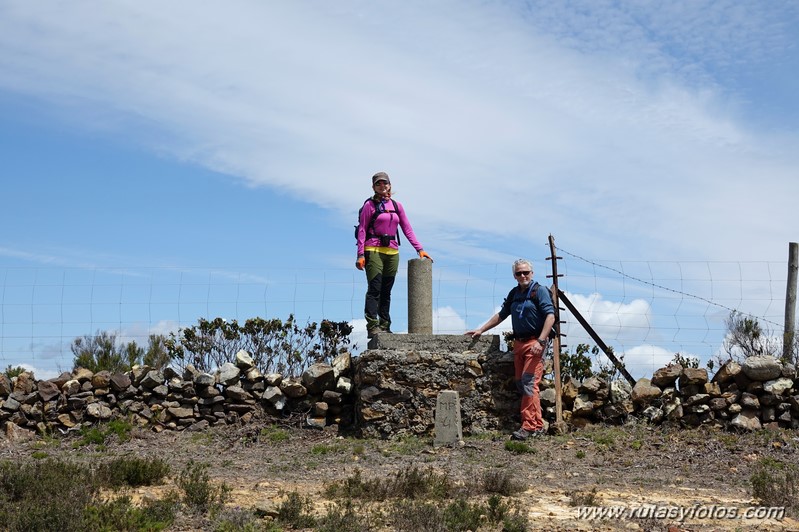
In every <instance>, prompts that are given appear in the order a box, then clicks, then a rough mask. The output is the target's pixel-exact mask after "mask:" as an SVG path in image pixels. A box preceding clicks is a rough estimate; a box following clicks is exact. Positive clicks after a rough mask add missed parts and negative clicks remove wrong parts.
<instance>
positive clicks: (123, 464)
mask: <svg viewBox="0 0 799 532" xmlns="http://www.w3.org/2000/svg"><path fill="white" fill-rule="evenodd" d="M168 474H169V464H167V463H166V462H165V461H163V460H161V459H160V458H137V457H121V458H116V459H114V460H111V461H110V462H105V463H103V464H100V466H99V467H98V470H97V475H98V478H99V480H100V482H102V484H103V485H104V486H110V487H118V486H123V485H127V486H132V487H136V486H152V485H154V484H160V483H161V482H162V481H163V479H164V477H165V476H167V475H168Z"/></svg>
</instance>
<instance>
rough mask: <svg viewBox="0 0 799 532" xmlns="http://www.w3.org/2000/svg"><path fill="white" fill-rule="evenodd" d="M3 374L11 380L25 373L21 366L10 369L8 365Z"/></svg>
mask: <svg viewBox="0 0 799 532" xmlns="http://www.w3.org/2000/svg"><path fill="white" fill-rule="evenodd" d="M4 373H5V374H6V377H8V378H9V379H13V378H14V377H19V376H20V375H22V374H23V373H25V368H23V367H22V366H15V367H11V364H9V365H8V366H7V367H6V370H5V372H4Z"/></svg>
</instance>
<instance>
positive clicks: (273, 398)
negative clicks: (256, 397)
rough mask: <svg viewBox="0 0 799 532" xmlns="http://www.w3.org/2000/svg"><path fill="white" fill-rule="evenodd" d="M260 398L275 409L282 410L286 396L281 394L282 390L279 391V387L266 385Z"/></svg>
mask: <svg viewBox="0 0 799 532" xmlns="http://www.w3.org/2000/svg"><path fill="white" fill-rule="evenodd" d="M261 399H262V400H263V401H266V402H268V403H269V404H271V405H272V406H273V407H275V408H276V409H277V410H283V408H284V407H285V406H286V396H285V395H283V392H282V391H280V388H278V387H277V386H267V387H266V390H265V391H264V394H263V396H261Z"/></svg>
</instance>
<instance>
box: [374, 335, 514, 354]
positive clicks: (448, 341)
mask: <svg viewBox="0 0 799 532" xmlns="http://www.w3.org/2000/svg"><path fill="white" fill-rule="evenodd" d="M367 347H368V348H369V349H393V350H397V351H399V350H415V351H435V352H444V353H447V352H449V353H463V352H465V351H474V352H476V353H481V354H488V353H494V352H496V351H499V335H496V334H484V335H483V336H481V337H480V338H478V339H476V340H475V339H473V338H471V337H469V336H466V335H465V334H389V333H378V334H377V335H376V336H375V337H374V338H372V339H371V340H369V344H368V345H367Z"/></svg>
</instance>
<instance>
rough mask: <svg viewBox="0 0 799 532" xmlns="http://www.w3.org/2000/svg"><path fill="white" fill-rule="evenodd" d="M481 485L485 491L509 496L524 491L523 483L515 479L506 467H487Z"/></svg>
mask: <svg viewBox="0 0 799 532" xmlns="http://www.w3.org/2000/svg"><path fill="white" fill-rule="evenodd" d="M482 487H483V489H484V490H485V492H486V493H498V494H499V495H505V496H506V497H507V496H511V495H515V494H517V493H521V492H522V491H524V489H525V487H524V484H522V483H521V482H518V481H516V480H515V479H514V478H513V474H512V473H511V472H510V471H508V470H507V469H489V470H487V471H485V472H484V473H483V476H482Z"/></svg>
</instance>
